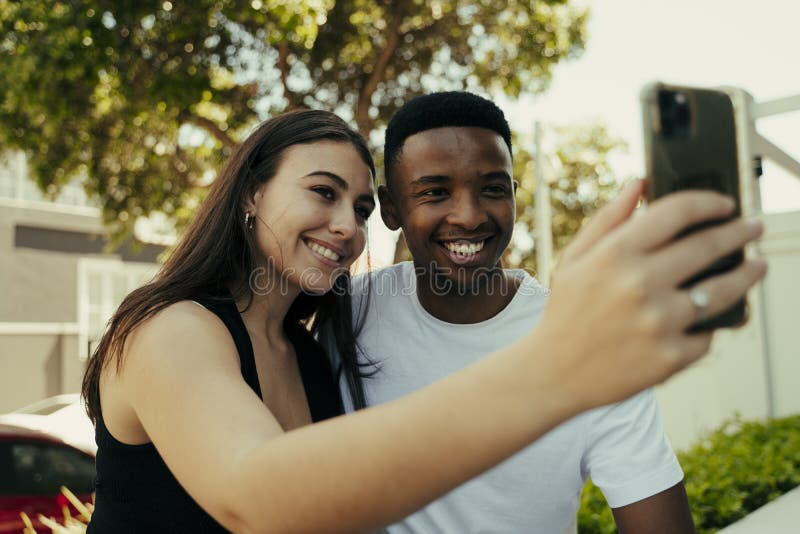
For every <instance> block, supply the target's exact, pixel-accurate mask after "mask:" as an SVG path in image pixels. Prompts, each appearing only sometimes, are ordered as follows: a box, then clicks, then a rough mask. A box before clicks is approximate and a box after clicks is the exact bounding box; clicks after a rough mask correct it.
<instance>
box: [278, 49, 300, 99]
mask: <svg viewBox="0 0 800 534" xmlns="http://www.w3.org/2000/svg"><path fill="white" fill-rule="evenodd" d="M278 70H280V72H281V83H282V84H283V96H284V97H286V100H287V101H288V102H289V109H297V108H298V107H299V106H298V104H297V95H295V93H294V91H292V90H291V89H289V42H288V41H287V40H286V39H285V38H284V40H283V41H281V44H280V46H278Z"/></svg>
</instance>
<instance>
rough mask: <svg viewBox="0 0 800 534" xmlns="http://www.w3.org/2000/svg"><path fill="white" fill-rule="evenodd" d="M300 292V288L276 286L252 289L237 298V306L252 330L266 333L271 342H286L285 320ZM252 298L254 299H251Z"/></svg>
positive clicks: (245, 322) (277, 344) (246, 324)
mask: <svg viewBox="0 0 800 534" xmlns="http://www.w3.org/2000/svg"><path fill="white" fill-rule="evenodd" d="M299 294H300V288H296V289H295V288H290V287H285V286H284V287H276V288H275V289H273V290H270V291H253V290H252V289H250V291H249V292H248V293H246V294H244V295H243V296H242V297H240V298H237V300H236V306H237V308H238V309H239V310H244V311H240V313H241V316H242V321H243V322H244V324H245V326H246V327H247V329H248V330H250V331H251V332H257V333H260V334H262V335H265V336H266V338H267V340H268V341H269V342H270V344H274V345H276V346H280V345H283V344H284V343H285V339H286V335H285V333H284V330H283V321H284V319H285V318H286V314H287V313H289V308H290V307H291V306H292V303H293V302H294V301H295V299H296V298H297V296H298V295H299ZM251 298H252V300H251Z"/></svg>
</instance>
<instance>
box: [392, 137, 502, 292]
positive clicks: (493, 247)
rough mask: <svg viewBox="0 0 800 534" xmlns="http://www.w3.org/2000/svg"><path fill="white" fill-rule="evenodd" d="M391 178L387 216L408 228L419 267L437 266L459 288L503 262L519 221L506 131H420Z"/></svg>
mask: <svg viewBox="0 0 800 534" xmlns="http://www.w3.org/2000/svg"><path fill="white" fill-rule="evenodd" d="M389 181H390V183H389V189H387V188H385V187H383V188H381V190H380V191H379V193H380V200H381V214H382V216H383V218H384V221H385V222H386V224H387V226H389V227H390V228H394V229H396V228H398V227H402V229H403V234H404V236H405V239H406V243H407V244H408V248H409V250H410V251H411V254H412V255H413V257H414V263H415V265H416V266H418V267H422V268H428V267H429V266H431V265H433V266H434V267H435V268H436V270H437V272H438V273H439V274H440V275H443V276H445V277H447V278H448V279H450V280H452V281H453V282H458V283H459V284H460V287H472V286H473V283H472V282H471V280H472V281H474V279H475V278H476V274H478V273H480V272H485V271H487V270H493V269H495V268H497V267H499V261H500V257H501V256H502V254H503V251H504V250H505V249H506V247H507V246H508V243H509V241H510V240H511V234H512V231H513V228H514V218H515V203H514V189H515V183H514V180H513V178H512V162H511V154H510V153H509V150H508V147H507V146H506V144H505V142H504V141H503V138H502V137H501V136H500V135H498V134H497V133H495V132H494V131H492V130H489V129H485V128H477V127H461V126H458V127H443V128H434V129H430V130H425V131H423V132H420V133H417V134H414V135H412V136H410V137H408V138H407V139H406V140H405V142H404V143H403V147H402V150H401V152H400V153H399V158H398V160H397V161H396V162H395V163H394V164H393V165H392V173H391V178H390V180H389ZM464 284H466V285H464Z"/></svg>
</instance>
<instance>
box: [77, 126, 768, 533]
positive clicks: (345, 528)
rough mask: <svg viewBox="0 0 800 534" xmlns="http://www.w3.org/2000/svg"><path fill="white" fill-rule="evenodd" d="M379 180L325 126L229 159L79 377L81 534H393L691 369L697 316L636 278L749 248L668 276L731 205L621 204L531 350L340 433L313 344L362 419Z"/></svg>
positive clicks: (526, 343)
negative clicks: (692, 229)
mask: <svg viewBox="0 0 800 534" xmlns="http://www.w3.org/2000/svg"><path fill="white" fill-rule="evenodd" d="M373 176H374V167H373V163H372V160H371V158H370V156H369V153H368V151H367V148H366V145H365V143H364V141H363V139H361V137H359V136H358V134H356V133H354V132H353V131H352V130H351V129H349V128H348V127H347V125H346V124H345V123H344V122H343V121H342V120H341V119H339V118H337V117H336V116H335V115H332V114H330V113H327V112H321V111H299V112H293V113H289V114H286V115H282V116H279V117H276V118H274V119H271V120H269V121H267V122H265V123H264V124H262V125H261V126H260V127H259V128H258V129H257V130H256V131H255V132H254V133H253V134H252V135H251V136H250V137H249V138H248V139H247V141H245V143H244V144H243V145H242V146H241V147H240V148H239V149H238V150H237V151H236V152H235V154H234V155H233V156H232V157H231V159H230V161H229V163H228V165H227V166H226V168H225V169H224V171H223V172H222V173H221V175H220V176H219V178H218V179H217V180H216V182H215V184H214V186H213V187H212V190H211V192H210V194H209V196H208V198H207V199H206V201H205V202H204V204H203V206H202V208H201V210H200V213H199V214H198V216H197V218H196V220H195V221H194V223H193V224H192V226H191V227H190V228H189V229H188V232H187V234H186V235H185V237H184V238H183V240H182V241H181V243H180V244H179V245H178V247H177V248H176V249H175V251H174V252H173V253H172V255H171V256H170V258H169V260H168V261H167V262H166V264H165V265H164V266H163V268H162V269H161V271H160V273H159V274H158V276H157V277H156V278H155V279H154V281H153V282H151V283H150V284H148V285H146V286H144V287H142V288H140V289H138V290H136V291H134V292H133V293H131V294H130V295H129V296H128V297H127V298H126V299H125V301H124V302H123V303H122V305H121V306H120V308H119V310H118V311H117V312H116V314H115V315H114V317H113V318H112V320H111V323H110V327H109V329H108V331H107V332H106V334H105V335H104V337H103V339H102V341H101V343H100V345H99V347H98V349H97V351H96V352H95V354H94V356H93V357H92V359H91V360H90V363H89V368H88V370H87V373H86V377H85V379H84V386H83V393H84V395H85V397H86V399H87V401H88V406H89V411H90V415H91V416H92V418H93V419H94V421H95V423H96V427H97V442H98V447H99V448H98V453H97V483H96V495H97V498H96V509H95V512H94V515H93V517H92V521H91V524H90V526H89V532H91V533H95V532H96V533H101V532H114V533H119V532H161V531H163V532H215V531H224V530H232V531H236V532H314V533H319V532H364V531H370V530H372V529H375V528H380V527H381V526H382V525H386V524H389V523H392V522H394V521H396V520H397V519H399V518H401V517H403V516H405V515H407V514H409V513H411V512H412V511H414V510H416V509H418V508H419V507H421V506H422V505H424V504H425V503H427V502H430V501H431V500H433V499H435V498H437V497H438V496H440V495H442V494H443V493H445V492H447V491H449V490H450V489H452V488H454V487H456V486H457V485H459V484H461V483H463V482H464V481H466V480H468V479H469V478H471V477H473V476H475V475H477V474H479V473H481V472H482V471H484V470H486V469H488V468H490V467H492V466H493V465H495V464H497V463H499V462H500V461H502V460H503V459H504V458H506V457H508V456H510V455H511V454H513V453H514V452H516V451H518V450H520V449H521V448H523V447H524V446H525V445H527V444H529V443H531V442H532V441H534V440H536V439H537V438H538V437H540V436H541V435H543V434H544V433H545V432H547V431H548V430H549V429H551V428H553V427H554V426H555V425H557V424H558V423H560V422H562V421H564V420H566V419H567V418H569V417H572V416H574V415H575V414H577V413H579V412H581V411H583V410H586V409H589V408H592V407H595V406H599V405H602V404H606V403H609V402H614V401H617V400H621V399H623V398H625V397H627V396H629V395H631V394H633V393H634V392H636V391H638V390H640V389H643V388H645V387H648V386H651V385H653V384H655V383H657V382H660V381H662V380H664V379H665V378H666V377H668V376H670V375H671V374H672V373H674V372H676V371H677V370H678V369H680V368H682V367H684V366H685V365H687V364H689V363H690V362H692V361H694V360H696V359H697V358H699V357H700V356H701V355H702V354H704V353H705V352H706V351H707V350H708V344H709V342H710V335H708V334H693V335H689V334H686V333H685V329H686V327H687V326H688V325H689V324H691V323H692V322H693V320H694V319H695V318H696V313H697V311H698V308H697V306H696V305H693V304H692V299H691V298H690V296H689V295H688V294H687V292H686V291H683V290H679V289H676V288H675V287H673V286H674V285H677V284H672V283H671V282H668V281H665V279H664V278H663V277H662V278H659V277H656V276H651V275H653V274H654V273H657V272H658V271H659V270H663V268H664V262H665V261H667V262H676V261H683V262H684V263H686V267H685V268H687V269H689V268H695V269H699V268H700V267H702V266H703V265H706V264H708V263H710V262H711V261H712V260H713V259H714V258H715V257H718V256H721V255H723V254H725V253H726V252H727V251H729V250H733V249H735V248H737V247H740V246H742V244H743V243H744V242H745V241H747V240H750V239H752V238H753V236H754V235H755V233H753V232H751V233H750V234H747V236H743V235H742V232H741V228H738V227H731V226H727V227H723V229H721V230H716V231H715V232H716V233H715V234H714V239H713V242H714V243H715V245H714V246H708V242H707V241H708V239H707V240H706V242H705V243H702V242H700V241H699V240H697V239H695V240H694V241H691V243H689V244H688V245H687V244H685V243H684V246H682V247H680V248H679V249H675V250H673V251H672V252H671V254H672V255H671V256H670V254H669V253H668V252H670V250H671V249H672V248H673V247H671V246H670V245H669V242H670V241H671V239H672V238H673V237H674V236H675V235H677V234H679V233H680V231H681V230H682V229H684V228H686V227H688V226H690V225H692V224H694V223H697V222H699V221H702V220H709V219H715V218H717V219H718V218H720V217H722V216H724V215H726V214H727V213H730V210H731V206H730V204H729V203H728V202H727V201H726V200H725V199H724V198H722V197H720V196H718V195H714V194H711V193H692V194H684V195H674V198H672V199H665V200H664V201H661V203H660V204H659V205H658V206H656V205H654V206H653V207H652V208H651V209H650V210H648V212H647V213H646V214H645V215H643V216H642V217H639V218H638V220H637V223H636V225H633V224H630V223H629V222H628V218H629V216H630V215H631V213H632V211H633V209H634V207H635V205H636V203H637V201H638V198H639V197H640V195H641V184H636V185H634V186H632V187H630V188H629V189H628V190H626V192H624V193H623V194H622V195H621V196H620V197H619V198H618V199H617V200H616V201H615V202H613V203H611V204H610V205H609V206H607V207H606V208H604V209H603V210H602V211H601V212H600V213H599V214H598V216H597V217H596V218H595V220H594V221H593V222H592V224H590V225H589V226H588V227H587V228H586V229H585V230H584V231H583V232H582V233H581V234H580V235H579V236H578V238H577V239H576V240H575V243H574V244H573V245H572V247H571V248H570V250H569V251H568V252H567V253H566V254H565V256H564V260H563V261H562V266H561V270H560V274H559V276H558V277H557V279H556V281H555V285H554V290H553V297H552V302H551V304H550V305H549V306H548V310H547V311H546V312H545V315H544V318H543V319H542V321H541V323H540V324H539V326H538V327H537V328H536V329H535V330H534V331H532V332H531V333H530V334H529V335H528V336H526V337H525V338H523V339H522V340H520V341H518V342H516V343H514V344H513V345H511V346H509V347H507V348H506V349H504V350H501V351H498V352H496V353H494V354H492V355H489V356H487V357H486V358H485V359H483V360H482V361H480V362H479V363H477V364H475V365H472V366H471V367H469V368H467V369H465V370H463V371H461V372H458V373H456V374H453V375H451V376H450V377H448V378H447V379H445V380H442V381H441V382H439V383H437V384H434V385H432V386H430V387H428V388H426V389H423V390H421V391H419V392H417V393H414V394H413V395H410V396H408V397H405V398H403V399H400V400H397V401H394V402H391V403H388V404H384V405H381V406H377V407H373V408H369V409H365V410H361V411H359V412H357V413H355V414H353V415H349V416H347V417H335V416H338V415H339V414H341V413H342V408H341V402H340V398H339V394H338V387H337V385H336V383H335V380H334V377H333V374H332V372H331V369H330V367H329V364H328V360H327V358H326V356H325V354H323V353H322V351H321V350H320V348H319V347H318V345H317V344H316V343H315V341H314V339H313V336H312V332H313V331H314V328H315V327H316V325H319V324H322V323H323V322H325V321H331V323H332V324H333V326H334V331H335V332H336V334H337V336H338V343H337V344H338V345H339V346H340V348H341V349H342V350H340V352H341V353H342V356H343V360H344V362H343V370H344V373H345V374H346V376H347V378H348V382H349V384H350V385H351V389H352V390H353V392H354V393H355V395H356V398H357V399H358V398H359V396H360V398H361V399H363V395H361V394H360V393H359V392H360V389H359V373H358V368H357V366H356V365H355V364H354V363H353V362H354V358H353V348H352V347H353V338H354V325H352V324H351V323H352V321H351V319H350V307H349V303H348V300H347V298H348V297H347V291H346V289H347V288H348V275H347V269H348V267H349V266H350V265H351V264H352V262H353V261H354V260H355V259H356V257H358V255H359V254H360V253H361V252H362V250H363V249H364V245H365V228H366V227H365V224H366V219H367V218H368V217H369V215H370V213H371V212H372V210H373V209H374V201H373V188H372V180H373ZM751 234H752V235H751ZM683 241H684V242H688V241H690V240H689V239H686V240H683ZM665 250H666V252H665ZM656 253H659V254H660V256H658V257H656ZM656 260H657V261H656ZM651 271H652V272H651ZM744 271H745V270H743V271H742V272H744ZM742 272H739V273H738V274H737V277H733V278H732V277H728V278H725V279H724V280H717V281H711V282H708V283H707V284H706V286H705V287H704V288H703V292H704V294H705V296H706V297H708V298H707V299H706V301H707V302H706V303H705V304H704V307H703V312H704V313H713V312H714V311H717V310H720V309H723V308H724V307H725V306H726V305H728V304H730V303H731V302H733V301H734V300H735V299H737V298H738V297H739V296H740V295H741V294H742V293H743V292H744V291H745V290H746V288H747V287H749V286H750V285H752V284H753V283H754V282H755V280H756V279H757V278H759V277H760V276H761V275H762V274H763V268H762V267H759V266H755V267H753V266H751V268H750V269H749V271H747V272H746V273H745V274H742ZM667 278H668V277H667ZM584 291H590V292H591V295H592V297H593V298H592V299H591V300H590V301H588V302H587V301H585V300H582V296H583V295H582V292H584ZM594 297H596V298H594ZM598 317H602V320H597V318H598ZM639 317H645V318H646V319H647V320H640V319H639ZM658 318H661V319H660V321H658V320H657V319H658ZM575 324H581V325H582V329H581V335H575V334H574V332H573V330H572V328H573V326H574V325H575ZM623 339H624V340H625V343H621V341H622V340H623ZM642 355H647V357H646V358H643V357H642ZM311 423H315V424H311Z"/></svg>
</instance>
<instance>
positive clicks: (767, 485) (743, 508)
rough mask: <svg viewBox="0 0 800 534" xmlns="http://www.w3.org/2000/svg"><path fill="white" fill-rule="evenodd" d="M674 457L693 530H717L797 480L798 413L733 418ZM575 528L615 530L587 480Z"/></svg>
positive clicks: (595, 533)
mask: <svg viewBox="0 0 800 534" xmlns="http://www.w3.org/2000/svg"><path fill="white" fill-rule="evenodd" d="M678 459H679V460H680V462H681V467H683V471H684V473H685V475H686V477H685V479H684V483H685V484H686V493H687V494H688V496H689V504H690V506H691V508H692V515H693V516H694V522H695V525H696V526H697V532H698V533H699V534H709V533H712V532H716V531H717V530H719V529H721V528H723V527H725V526H727V525H730V524H731V523H735V522H736V521H738V520H739V519H741V518H743V517H744V516H746V515H747V514H749V513H750V512H752V511H754V510H756V509H757V508H760V507H761V506H763V505H765V504H766V503H768V502H769V501H771V500H773V499H776V498H777V497H780V496H781V495H783V494H784V493H786V492H788V491H789V490H791V489H792V488H794V487H796V486H798V485H800V416H794V417H787V418H785V419H774V420H772V421H768V422H766V423H757V422H743V421H741V420H740V419H739V418H735V419H733V420H731V421H728V422H726V423H725V424H723V425H722V426H721V427H720V428H719V429H718V430H716V431H714V432H712V433H711V434H709V435H708V436H707V437H706V438H705V439H703V440H701V441H700V442H699V443H698V444H697V445H695V446H693V447H691V448H690V449H689V450H687V451H684V452H681V453H678ZM578 532H579V534H606V533H608V534H611V533H614V532H616V527H615V526H614V518H613V516H612V514H611V510H610V509H609V508H608V506H607V505H606V502H605V499H604V498H603V495H602V493H600V490H599V489H597V488H596V487H595V486H594V485H593V484H592V483H591V481H589V482H588V483H587V484H586V487H585V488H584V491H583V495H582V497H581V507H580V510H579V511H578Z"/></svg>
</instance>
